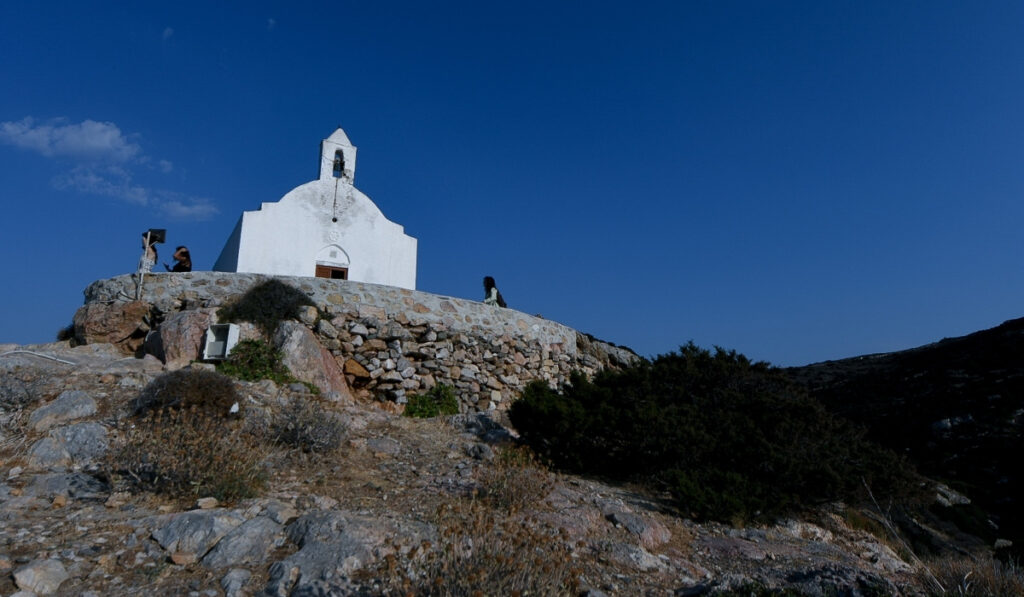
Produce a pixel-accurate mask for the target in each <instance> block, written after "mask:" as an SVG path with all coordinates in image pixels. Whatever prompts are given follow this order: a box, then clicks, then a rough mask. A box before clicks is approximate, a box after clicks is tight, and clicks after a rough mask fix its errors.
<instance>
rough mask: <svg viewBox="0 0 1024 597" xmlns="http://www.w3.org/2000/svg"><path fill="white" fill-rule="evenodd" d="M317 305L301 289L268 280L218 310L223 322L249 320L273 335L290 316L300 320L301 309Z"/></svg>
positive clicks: (219, 317) (268, 334)
mask: <svg viewBox="0 0 1024 597" xmlns="http://www.w3.org/2000/svg"><path fill="white" fill-rule="evenodd" d="M303 306H309V307H315V306H316V305H315V304H314V303H313V301H312V300H311V299H310V298H309V297H308V296H306V294H305V293H303V292H302V291H301V290H298V289H296V288H293V287H291V286H289V285H287V284H285V283H284V282H281V281H279V280H267V281H266V282H263V283H261V284H257V285H256V286H253V287H252V288H250V289H249V290H248V291H247V292H246V293H245V294H243V295H242V296H241V297H239V298H238V300H236V301H234V302H231V303H229V304H227V305H224V306H223V307H221V308H220V309H219V310H218V311H217V317H218V319H219V320H220V321H224V322H227V321H232V322H238V321H248V322H251V323H253V324H255V325H256V327H258V328H260V330H262V331H263V333H264V334H265V335H266V336H267V337H270V336H272V335H273V334H274V332H275V331H276V330H277V326H278V325H279V324H280V323H281V322H282V321H284V320H286V319H298V317H299V308H300V307H303Z"/></svg>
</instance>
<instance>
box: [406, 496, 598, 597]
mask: <svg viewBox="0 0 1024 597" xmlns="http://www.w3.org/2000/svg"><path fill="white" fill-rule="evenodd" d="M438 528H439V529H440V533H441V542H442V545H441V546H440V549H439V550H438V551H436V552H433V553H432V554H431V555H430V556H429V557H428V558H427V563H428V565H427V567H426V569H425V570H424V572H425V574H424V577H423V579H422V582H421V583H420V586H419V590H418V591H417V592H418V594H421V595H431V596H455V595H574V594H576V593H577V592H578V588H577V587H576V586H575V578H576V576H577V575H576V574H574V572H575V571H573V570H571V563H572V557H571V549H570V547H569V539H568V536H567V535H566V534H565V532H564V530H558V529H554V528H552V527H551V526H550V525H549V524H547V523H542V522H540V521H538V520H535V519H531V518H520V517H509V516H508V515H507V514H506V513H504V512H501V511H496V510H494V509H491V508H489V507H488V506H487V505H486V504H484V503H482V502H480V501H476V500H468V501H463V502H458V503H455V504H449V505H446V506H442V508H441V509H440V511H439V512H438Z"/></svg>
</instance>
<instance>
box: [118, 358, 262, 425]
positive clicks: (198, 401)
mask: <svg viewBox="0 0 1024 597" xmlns="http://www.w3.org/2000/svg"><path fill="white" fill-rule="evenodd" d="M235 404H238V405H239V406H240V405H241V404H242V399H241V397H240V396H239V395H238V392H237V391H236V390H235V384H234V382H232V381H231V379H229V378H228V377H225V376H224V375H221V374H220V373H216V372H214V371H206V370H204V369H191V368H188V369H179V370H177V371H172V372H170V373H166V374H164V375H161V376H160V377H157V378H156V379H154V380H153V381H151V382H150V383H149V384H148V385H147V386H146V387H145V388H143V389H142V391H141V392H140V393H139V395H138V396H137V397H136V398H135V400H134V401H133V403H132V406H133V409H132V411H133V414H135V415H137V416H138V415H144V414H146V413H148V412H151V411H154V410H165V409H180V408H199V409H202V410H205V411H209V412H213V413H217V414H219V415H221V416H227V415H228V414H229V413H230V411H231V407H232V406H234V405H235ZM236 411H237V409H236Z"/></svg>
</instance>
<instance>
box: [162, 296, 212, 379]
mask: <svg viewBox="0 0 1024 597" xmlns="http://www.w3.org/2000/svg"><path fill="white" fill-rule="evenodd" d="M211 319H212V317H211V313H210V312H209V311H206V310H197V311H179V312H177V313H174V314H172V315H170V316H169V317H168V318H167V319H165V320H164V321H163V323H161V324H160V329H159V330H158V332H159V335H160V343H159V344H160V348H161V352H162V355H161V354H157V355H156V356H158V357H160V356H162V357H163V360H164V363H166V364H167V368H168V369H169V370H172V371H173V370H175V369H181V368H182V367H184V366H186V365H188V364H189V363H191V362H192V361H198V360H199V359H200V358H201V357H202V351H203V338H204V337H205V336H206V329H207V328H208V327H210V321H211Z"/></svg>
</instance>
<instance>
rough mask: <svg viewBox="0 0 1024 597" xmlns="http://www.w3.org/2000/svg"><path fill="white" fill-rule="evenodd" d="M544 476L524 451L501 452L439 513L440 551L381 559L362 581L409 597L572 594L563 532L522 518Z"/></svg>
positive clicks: (575, 573) (425, 549)
mask: <svg viewBox="0 0 1024 597" xmlns="http://www.w3.org/2000/svg"><path fill="white" fill-rule="evenodd" d="M550 474H551V473H549V472H547V471H546V470H544V469H542V468H541V467H539V466H538V465H537V464H536V461H535V459H534V458H533V456H532V454H530V453H529V452H527V451H522V450H517V449H506V450H504V451H502V452H501V453H499V454H498V456H497V458H495V460H494V462H493V463H492V466H491V467H488V468H485V469H482V471H481V473H480V474H479V475H478V480H479V482H480V489H479V490H478V491H477V492H474V493H473V494H472V495H470V496H466V497H463V498H457V499H455V500H454V501H452V502H450V503H447V504H444V505H442V506H441V507H440V508H438V510H437V512H436V514H435V524H436V525H437V529H438V535H439V537H440V539H439V545H437V546H433V545H429V544H427V545H424V546H422V549H414V550H412V551H411V552H408V553H407V554H404V555H403V556H400V557H401V561H399V557H396V556H391V557H388V558H385V560H384V562H383V563H382V564H381V565H380V566H379V567H378V568H377V569H376V570H370V571H364V575H365V577H366V579H370V578H372V579H373V584H374V585H375V586H377V587H381V588H384V587H386V588H387V589H389V590H390V591H393V594H399V595H412V596H430V597H454V596H474V595H481V596H483V595H516V596H524V597H525V596H527V595H545V596H549V595H550V596H555V597H557V596H562V595H575V594H577V593H578V591H579V587H578V586H577V581H576V578H577V577H578V575H579V571H578V570H575V569H574V568H573V560H572V547H571V544H570V542H569V539H568V536H567V533H566V532H565V530H564V529H556V528H554V527H553V526H551V525H550V524H548V523H545V522H542V521H540V520H538V519H536V518H534V517H532V516H530V515H528V514H527V512H528V511H529V510H530V509H531V508H536V507H538V506H539V504H540V499H541V498H542V497H543V495H544V494H543V488H544V486H545V485H546V481H547V480H548V479H549V475H550Z"/></svg>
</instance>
